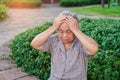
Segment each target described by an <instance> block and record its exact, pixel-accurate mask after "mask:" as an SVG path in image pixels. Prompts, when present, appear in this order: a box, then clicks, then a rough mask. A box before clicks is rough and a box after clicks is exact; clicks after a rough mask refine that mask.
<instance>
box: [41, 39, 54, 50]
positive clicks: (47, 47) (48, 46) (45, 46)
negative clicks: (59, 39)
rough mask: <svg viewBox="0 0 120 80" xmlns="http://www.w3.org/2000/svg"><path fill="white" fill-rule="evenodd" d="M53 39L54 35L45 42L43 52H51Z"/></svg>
mask: <svg viewBox="0 0 120 80" xmlns="http://www.w3.org/2000/svg"><path fill="white" fill-rule="evenodd" d="M52 39H53V38H52V37H49V38H48V40H47V41H46V42H45V43H44V44H43V52H50V48H51V46H52V45H51V44H52Z"/></svg>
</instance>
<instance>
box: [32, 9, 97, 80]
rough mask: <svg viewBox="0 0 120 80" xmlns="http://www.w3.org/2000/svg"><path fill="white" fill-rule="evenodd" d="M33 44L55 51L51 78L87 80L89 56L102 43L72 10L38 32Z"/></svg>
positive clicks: (39, 48) (53, 79) (52, 79)
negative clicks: (87, 31)
mask: <svg viewBox="0 0 120 80" xmlns="http://www.w3.org/2000/svg"><path fill="white" fill-rule="evenodd" d="M55 31H57V33H56V34H54V35H52V34H53V33H54V32H55ZM31 45H32V47H34V48H35V49H37V50H41V51H43V52H50V53H51V75H50V78H49V80H87V59H88V57H89V56H93V55H95V54H96V53H97V51H98V44H97V43H96V42H95V41H94V40H93V39H91V38H90V37H88V36H86V35H85V34H84V33H83V32H82V31H81V30H80V29H79V22H78V19H77V17H76V15H75V14H73V13H70V12H69V11H63V12H62V13H61V14H60V15H59V16H58V17H57V18H55V21H54V23H53V25H52V26H51V27H50V28H49V29H47V30H46V31H44V32H42V33H40V34H38V35H37V36H36V37H35V38H34V39H33V41H32V42H31Z"/></svg>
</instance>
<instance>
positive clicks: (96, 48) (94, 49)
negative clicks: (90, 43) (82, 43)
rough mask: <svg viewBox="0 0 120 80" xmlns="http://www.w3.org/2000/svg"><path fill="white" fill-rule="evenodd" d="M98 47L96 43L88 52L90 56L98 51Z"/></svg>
mask: <svg viewBox="0 0 120 80" xmlns="http://www.w3.org/2000/svg"><path fill="white" fill-rule="evenodd" d="M98 50H99V48H98V45H96V46H95V47H94V48H93V49H92V51H91V52H90V53H89V55H90V56H94V55H96V53H97V52H98Z"/></svg>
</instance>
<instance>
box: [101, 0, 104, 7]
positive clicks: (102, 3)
mask: <svg viewBox="0 0 120 80" xmlns="http://www.w3.org/2000/svg"><path fill="white" fill-rule="evenodd" d="M101 6H102V9H104V0H101Z"/></svg>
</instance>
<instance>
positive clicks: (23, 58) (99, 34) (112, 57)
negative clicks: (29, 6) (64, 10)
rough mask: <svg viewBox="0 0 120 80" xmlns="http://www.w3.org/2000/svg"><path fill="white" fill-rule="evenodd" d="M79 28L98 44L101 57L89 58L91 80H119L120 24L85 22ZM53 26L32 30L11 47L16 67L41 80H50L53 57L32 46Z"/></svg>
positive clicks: (118, 22)
mask: <svg viewBox="0 0 120 80" xmlns="http://www.w3.org/2000/svg"><path fill="white" fill-rule="evenodd" d="M80 24H81V26H80V28H81V30H82V31H83V32H84V33H85V34H87V35H88V36H90V37H92V38H93V39H95V40H96V41H97V42H98V44H99V51H98V53H97V54H96V55H95V56H94V57H91V58H89V63H88V80H119V77H120V59H119V58H120V20H111V19H89V18H83V19H81V20H80ZM51 25H52V23H46V24H45V25H43V26H38V27H36V28H33V29H29V30H27V31H26V32H23V33H21V34H19V35H18V36H16V38H15V39H14V40H12V42H11V44H10V48H11V50H12V55H11V57H12V58H13V59H14V61H15V62H16V66H17V67H22V70H23V71H24V72H27V73H29V74H32V75H36V76H37V77H38V78H41V79H42V80H47V79H48V77H49V75H50V53H43V52H40V51H37V50H35V49H33V48H32V47H31V46H30V43H31V41H32V39H33V38H34V37H35V36H36V35H37V34H39V33H41V32H43V31H45V30H46V29H47V28H49V27H50V26H51Z"/></svg>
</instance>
